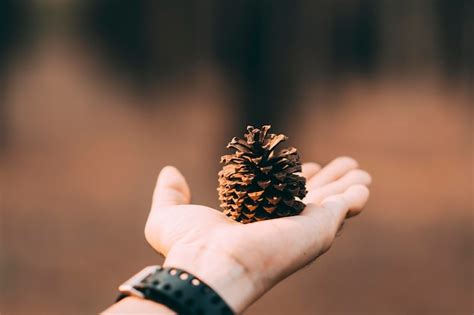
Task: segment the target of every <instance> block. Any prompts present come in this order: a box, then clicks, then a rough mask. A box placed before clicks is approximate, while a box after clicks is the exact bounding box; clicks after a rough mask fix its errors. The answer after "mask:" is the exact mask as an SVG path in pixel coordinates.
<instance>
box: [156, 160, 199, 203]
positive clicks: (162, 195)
mask: <svg viewBox="0 0 474 315" xmlns="http://www.w3.org/2000/svg"><path fill="white" fill-rule="evenodd" d="M190 201H191V193H190V190H189V186H188V184H187V183H186V179H185V178H184V176H183V175H182V174H181V173H180V172H179V171H178V170H177V169H176V168H175V167H173V166H166V167H164V168H163V169H162V170H161V172H160V175H159V176H158V180H157V183H156V186H155V191H154V193H153V206H152V209H156V208H162V207H166V206H173V205H180V204H187V203H189V202H190Z"/></svg>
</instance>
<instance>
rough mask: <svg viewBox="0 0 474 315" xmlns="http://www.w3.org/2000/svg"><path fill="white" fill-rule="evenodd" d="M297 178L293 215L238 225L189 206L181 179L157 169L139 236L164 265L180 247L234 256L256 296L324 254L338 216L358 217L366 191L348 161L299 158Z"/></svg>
mask: <svg viewBox="0 0 474 315" xmlns="http://www.w3.org/2000/svg"><path fill="white" fill-rule="evenodd" d="M302 175H303V176H305V177H306V179H307V189H308V194H307V196H306V197H305V199H304V200H303V201H304V202H305V203H306V208H305V209H304V211H303V212H302V213H301V214H300V215H297V216H292V217H285V218H279V219H272V220H267V221H260V222H254V223H251V224H241V223H237V222H235V221H232V220H231V219H229V218H227V217H226V216H225V215H224V214H222V213H221V212H220V211H217V210H216V209H213V208H210V207H206V206H201V205H193V204H189V203H190V200H191V194H190V190H189V187H188V185H187V183H186V180H185V179H184V177H183V176H182V175H181V173H180V172H179V171H178V170H177V169H175V168H173V167H165V168H164V169H163V170H162V171H161V173H160V176H159V178H158V182H157V185H156V188H155V191H154V195H153V203H152V208H151V212H150V215H149V218H148V221H147V224H146V228H145V236H146V238H147V240H148V242H149V243H150V245H151V246H152V247H153V248H154V249H155V250H157V251H158V252H160V253H162V254H163V255H164V256H166V257H167V261H168V263H169V264H170V265H175V266H176V265H177V264H178V265H179V264H183V262H182V261H181V260H182V257H183V253H186V252H187V253H189V252H194V253H211V254H210V257H225V259H226V260H229V261H234V262H235V263H237V264H238V265H239V266H240V267H241V268H243V269H244V270H246V271H248V272H249V273H250V277H251V279H252V285H253V286H255V287H256V288H257V291H258V292H259V293H258V294H263V293H264V292H265V291H266V290H268V289H269V288H270V287H271V286H273V285H274V284H275V283H276V282H278V281H279V280H281V279H283V278H284V277H286V276H287V275H289V274H291V273H293V272H295V271H296V270H298V269H300V268H301V267H303V266H304V265H306V264H308V263H310V262H311V261H313V260H314V259H316V258H317V257H318V256H319V255H321V254H323V253H324V252H325V251H327V250H328V249H329V247H330V246H331V244H332V242H333V240H334V238H335V235H336V232H337V231H338V229H339V227H340V226H341V224H342V223H343V221H344V219H345V218H348V217H352V216H354V215H356V214H358V213H359V212H360V210H361V209H362V208H363V207H364V205H365V203H366V202H367V199H368V196H369V191H368V189H367V186H368V185H369V184H370V182H371V178H370V175H369V174H368V173H367V172H365V171H363V170H360V169H358V164H357V162H356V161H355V160H353V159H351V158H347V157H341V158H337V159H335V160H333V161H332V162H331V163H329V164H328V165H327V166H326V167H324V168H321V167H320V166H319V165H317V164H316V163H306V164H304V165H303V171H302ZM199 255H200V254H199ZM194 256H196V254H195V255H194ZM194 256H191V258H193V257H194ZM188 258H189V256H188ZM215 259H219V258H215ZM223 259H224V258H223ZM199 263H200V262H199V261H194V262H193V264H194V265H196V264H199ZM194 265H193V266H194ZM177 267H179V266H177ZM186 267H187V266H186ZM189 268H190V267H188V269H189ZM191 268H192V267H191ZM190 272H192V270H190ZM257 274H258V277H257V276H254V275H257Z"/></svg>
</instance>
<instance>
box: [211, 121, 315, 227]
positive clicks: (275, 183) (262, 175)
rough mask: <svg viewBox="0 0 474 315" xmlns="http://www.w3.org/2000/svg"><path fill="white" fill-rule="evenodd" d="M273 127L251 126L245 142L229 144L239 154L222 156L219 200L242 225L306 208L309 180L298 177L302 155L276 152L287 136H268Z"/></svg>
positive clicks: (291, 152) (293, 213) (236, 140)
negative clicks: (300, 156) (307, 181)
mask: <svg viewBox="0 0 474 315" xmlns="http://www.w3.org/2000/svg"><path fill="white" fill-rule="evenodd" d="M270 127H271V126H270V125H266V126H262V127H261V128H260V129H258V128H254V127H252V126H248V127H247V133H246V134H245V140H244V139H239V138H233V139H232V141H231V142H230V143H229V144H228V145H227V148H234V149H235V150H236V152H235V154H229V155H224V156H222V157H221V163H224V167H223V168H222V170H221V171H220V172H219V188H217V191H218V192H219V200H220V201H221V207H222V208H223V210H224V213H225V214H226V215H227V216H229V217H231V218H232V219H234V220H236V221H238V222H242V223H250V222H254V221H261V220H266V219H273V218H278V217H286V216H291V215H297V214H299V213H300V212H301V211H302V210H303V209H304V207H305V204H304V203H303V202H301V199H302V198H303V197H304V196H305V195H306V192H307V191H306V187H305V184H306V179H305V178H304V177H302V176H300V175H298V174H295V173H297V172H301V162H300V158H299V155H298V152H297V150H296V149H295V148H293V147H290V148H287V149H283V150H279V151H277V150H275V149H276V147H277V146H278V144H280V143H281V142H283V141H285V140H287V137H286V136H285V135H283V134H279V135H276V134H273V133H268V130H269V129H270Z"/></svg>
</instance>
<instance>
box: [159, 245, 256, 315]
mask: <svg viewBox="0 0 474 315" xmlns="http://www.w3.org/2000/svg"><path fill="white" fill-rule="evenodd" d="M163 266H164V267H175V268H179V269H183V270H185V271H187V272H189V273H191V274H192V275H194V276H195V277H197V278H199V279H200V280H202V281H203V282H205V283H206V284H207V285H209V286H210V287H211V288H212V289H213V290H214V291H215V292H216V293H217V294H219V295H220V296H221V297H222V298H223V299H224V301H225V302H226V303H227V304H228V305H229V306H230V307H231V308H232V310H233V311H234V312H236V313H241V312H242V311H243V310H245V309H246V308H247V307H248V306H249V305H250V304H252V302H254V301H255V300H256V299H257V298H258V297H259V296H260V295H262V294H263V293H264V290H263V288H261V287H259V285H258V282H257V281H255V277H254V275H252V273H251V272H250V271H249V270H248V269H247V268H246V266H244V265H243V264H241V263H240V262H239V261H238V260H237V259H236V258H234V257H232V256H231V255H229V254H227V253H222V252H220V251H217V250H213V249H211V248H209V247H208V246H205V245H176V246H174V247H173V249H172V250H171V251H170V252H169V253H168V255H167V256H166V259H165V261H164V263H163Z"/></svg>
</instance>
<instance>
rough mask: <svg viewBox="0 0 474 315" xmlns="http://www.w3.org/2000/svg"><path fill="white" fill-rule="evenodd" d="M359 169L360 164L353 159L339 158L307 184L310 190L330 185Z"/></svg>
mask: <svg viewBox="0 0 474 315" xmlns="http://www.w3.org/2000/svg"><path fill="white" fill-rule="evenodd" d="M357 167H358V164H357V162H356V161H355V160H354V159H353V158H350V157H339V158H337V159H335V160H333V161H332V162H330V163H329V164H328V165H326V166H325V167H323V168H322V169H321V170H320V171H319V172H318V173H317V174H316V175H314V176H313V178H311V180H310V181H309V182H308V184H307V187H308V190H312V189H314V188H317V187H321V186H323V185H325V184H328V183H330V182H332V181H334V180H336V179H338V178H340V177H341V176H343V175H344V174H346V173H347V172H348V171H350V170H352V169H355V168H357Z"/></svg>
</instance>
